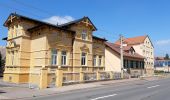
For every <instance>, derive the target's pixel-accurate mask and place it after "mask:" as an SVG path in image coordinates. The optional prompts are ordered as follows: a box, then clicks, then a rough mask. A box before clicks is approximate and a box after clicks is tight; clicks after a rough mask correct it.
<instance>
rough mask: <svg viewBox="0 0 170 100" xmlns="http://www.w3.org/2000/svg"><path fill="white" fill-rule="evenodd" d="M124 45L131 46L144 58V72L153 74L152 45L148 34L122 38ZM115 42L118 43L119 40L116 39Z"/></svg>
mask: <svg viewBox="0 0 170 100" xmlns="http://www.w3.org/2000/svg"><path fill="white" fill-rule="evenodd" d="M123 41H124V45H125V46H133V48H134V49H135V51H136V52H137V53H138V54H140V55H142V56H143V57H144V58H145V59H144V68H145V74H147V75H153V74H154V46H153V44H152V41H151V39H150V38H149V36H148V35H146V36H138V37H132V38H124V40H123ZM115 44H120V41H119V40H118V41H116V42H115Z"/></svg>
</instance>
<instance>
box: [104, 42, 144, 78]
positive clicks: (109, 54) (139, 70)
mask: <svg viewBox="0 0 170 100" xmlns="http://www.w3.org/2000/svg"><path fill="white" fill-rule="evenodd" d="M105 44H106V48H105V67H106V68H105V69H106V71H114V72H119V73H120V72H121V59H120V45H117V44H114V43H110V42H105ZM123 60H124V63H123V67H124V71H125V72H128V73H129V74H130V75H131V76H135V77H136V76H142V75H143V74H144V57H143V56H142V55H140V54H138V53H136V51H135V49H134V48H133V47H132V46H126V47H124V48H123Z"/></svg>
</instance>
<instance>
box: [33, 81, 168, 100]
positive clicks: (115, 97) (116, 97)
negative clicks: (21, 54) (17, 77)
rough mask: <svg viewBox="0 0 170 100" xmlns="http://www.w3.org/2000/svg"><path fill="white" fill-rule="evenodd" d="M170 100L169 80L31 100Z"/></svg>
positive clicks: (105, 87)
mask: <svg viewBox="0 0 170 100" xmlns="http://www.w3.org/2000/svg"><path fill="white" fill-rule="evenodd" d="M32 99H34V100H170V78H167V79H161V80H156V81H142V80H141V81H138V82H133V83H128V84H116V85H115V84H108V85H105V86H103V87H99V88H91V89H84V90H76V91H70V92H65V93H62V94H54V95H50V96H45V97H36V98H31V100H32Z"/></svg>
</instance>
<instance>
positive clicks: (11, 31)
mask: <svg viewBox="0 0 170 100" xmlns="http://www.w3.org/2000/svg"><path fill="white" fill-rule="evenodd" d="M4 26H5V27H7V28H8V36H7V38H4V39H5V40H6V41H7V46H6V52H7V53H6V66H5V72H4V81H7V82H13V83H28V82H29V83H33V84H36V83H39V79H40V77H39V74H37V73H39V72H40V71H41V69H45V70H48V80H46V81H44V82H47V84H48V85H50V84H53V83H54V80H55V77H56V75H55V71H56V69H58V68H61V69H62V70H63V71H64V72H68V73H73V72H74V73H76V72H77V73H78V72H96V71H103V70H104V69H105V61H104V60H105V41H106V39H104V38H99V37H96V36H93V32H94V31H96V30H97V28H96V27H95V26H94V24H93V23H92V21H91V20H90V19H89V18H88V17H83V18H81V19H78V20H75V21H71V22H68V23H65V24H61V25H53V24H50V23H47V22H43V21H40V20H37V19H33V18H29V17H27V16H23V15H20V14H16V13H11V14H10V15H9V17H8V18H7V20H6V21H5V23H4ZM93 56H95V57H96V61H97V62H93ZM70 75H71V74H70ZM67 78H68V77H67ZM67 78H66V77H65V76H64V78H63V79H64V80H66V79H67ZM69 78H72V77H71V76H70V77H69ZM43 79H45V78H43Z"/></svg>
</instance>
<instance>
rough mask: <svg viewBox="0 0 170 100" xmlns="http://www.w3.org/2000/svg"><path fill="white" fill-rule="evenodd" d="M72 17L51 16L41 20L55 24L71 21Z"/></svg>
mask: <svg viewBox="0 0 170 100" xmlns="http://www.w3.org/2000/svg"><path fill="white" fill-rule="evenodd" d="M73 20H74V18H73V17H71V16H63V17H62V16H51V17H49V18H46V19H44V20H43V21H45V22H48V23H51V24H55V25H57V24H58V25H61V24H64V23H67V22H70V21H73Z"/></svg>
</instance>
